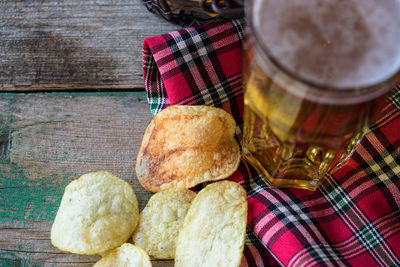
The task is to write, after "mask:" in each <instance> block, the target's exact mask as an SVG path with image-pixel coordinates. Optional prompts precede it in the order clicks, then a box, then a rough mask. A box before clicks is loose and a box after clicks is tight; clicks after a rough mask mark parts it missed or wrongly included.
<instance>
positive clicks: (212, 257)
mask: <svg viewBox="0 0 400 267" xmlns="http://www.w3.org/2000/svg"><path fill="white" fill-rule="evenodd" d="M246 221H247V200H246V191H245V190H244V189H243V188H242V186H241V185H239V184H238V183H235V182H230V181H222V182H216V183H213V184H210V185H208V186H206V187H205V188H204V189H203V190H201V191H200V193H199V194H198V195H197V196H196V197H195V199H194V200H193V202H192V205H191V206H190V208H189V211H188V213H187V215H186V217H185V220H184V222H183V225H182V228H181V230H180V232H179V236H178V242H177V245H176V251H175V267H187V266H213V267H237V266H239V265H240V262H241V259H242V255H243V248H244V241H245V234H246Z"/></svg>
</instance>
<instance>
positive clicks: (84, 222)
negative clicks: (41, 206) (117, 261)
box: [51, 171, 139, 255]
mask: <svg viewBox="0 0 400 267" xmlns="http://www.w3.org/2000/svg"><path fill="white" fill-rule="evenodd" d="M138 221H139V209H138V201H137V198H136V195H135V193H134V191H133V189H132V187H131V186H130V185H129V184H128V183H127V182H125V181H123V180H121V179H120V178H118V177H116V176H114V175H112V174H111V173H109V172H106V171H100V172H92V173H88V174H85V175H82V176H81V177H80V178H79V179H77V180H74V181H72V182H71V183H70V184H69V185H68V186H67V187H66V188H65V192H64V195H63V197H62V200H61V204H60V207H59V209H58V212H57V215H56V218H55V219H54V223H53V226H52V228H51V242H52V244H53V245H54V246H55V247H58V248H59V249H61V250H64V251H69V252H72V253H77V254H89V255H91V254H100V253H103V252H105V251H108V250H110V249H113V248H115V247H118V246H120V245H121V244H123V243H125V242H126V241H127V240H128V239H129V237H130V236H131V235H132V232H133V231H134V230H135V227H136V225H137V222H138Z"/></svg>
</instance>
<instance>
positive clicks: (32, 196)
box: [0, 159, 74, 226]
mask: <svg viewBox="0 0 400 267" xmlns="http://www.w3.org/2000/svg"><path fill="white" fill-rule="evenodd" d="M72 179H74V177H73V176H72V175H71V174H63V175H62V176H61V177H59V176H58V174H51V175H49V176H47V177H36V179H28V178H27V177H26V175H25V173H24V171H23V170H22V169H20V168H19V167H18V166H17V165H16V164H13V163H10V162H9V161H7V160H4V159H0V224H2V225H11V224H12V225H13V226H15V224H16V223H17V224H22V226H26V224H27V223H29V221H47V222H51V221H53V219H54V216H55V215H56V212H57V209H58V206H59V203H60V201H61V197H62V194H63V192H64V188H65V186H66V185H67V184H68V183H69V182H70V181H71V180H72Z"/></svg>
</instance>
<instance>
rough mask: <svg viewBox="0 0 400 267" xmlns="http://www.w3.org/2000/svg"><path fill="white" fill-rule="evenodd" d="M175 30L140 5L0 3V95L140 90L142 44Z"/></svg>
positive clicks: (123, 0)
mask: <svg viewBox="0 0 400 267" xmlns="http://www.w3.org/2000/svg"><path fill="white" fill-rule="evenodd" d="M178 28H179V26H177V25H173V24H170V23H168V22H166V21H164V20H162V19H161V18H159V17H157V16H156V15H154V14H152V13H150V12H149V11H148V10H147V9H146V8H145V7H144V5H143V4H142V2H141V0H113V1H111V0H96V1H90V0H87V1H81V0H66V1H58V0H29V1H25V0H16V1H0V91H10V90H11V91H18V90H23V91H30V90H69V89H92V88H96V89H102V88H103V89H111V88H119V89H132V88H143V79H142V55H141V53H142V42H143V39H144V38H145V37H149V36H154V35H159V34H162V33H165V32H168V31H171V30H175V29H178Z"/></svg>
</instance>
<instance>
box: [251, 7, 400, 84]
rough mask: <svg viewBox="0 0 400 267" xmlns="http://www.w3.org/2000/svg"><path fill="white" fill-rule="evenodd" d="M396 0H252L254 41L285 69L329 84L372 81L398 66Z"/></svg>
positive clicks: (385, 76) (398, 9)
mask: <svg viewBox="0 0 400 267" xmlns="http://www.w3.org/2000/svg"><path fill="white" fill-rule="evenodd" d="M399 14H400V1H397V0H303V1H289V0H283V1H282V0H254V4H253V6H252V22H253V25H254V28H255V29H256V30H255V31H256V35H257V38H258V39H259V41H260V42H261V43H262V44H263V45H264V47H266V48H267V50H268V51H269V54H270V55H271V56H272V57H273V58H274V59H275V60H276V61H278V62H279V63H280V64H281V65H282V66H283V67H284V68H285V69H287V70H288V71H290V72H292V73H295V74H297V75H299V76H300V77H301V78H302V79H304V80H307V81H310V82H312V83H316V84H319V85H324V86H330V87H334V88H341V89H343V88H356V87H364V86H370V85H374V84H376V83H379V82H382V81H384V80H386V79H388V78H389V77H391V76H393V75H394V74H395V73H396V71H398V69H399V68H400V45H399V44H400V16H399Z"/></svg>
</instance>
